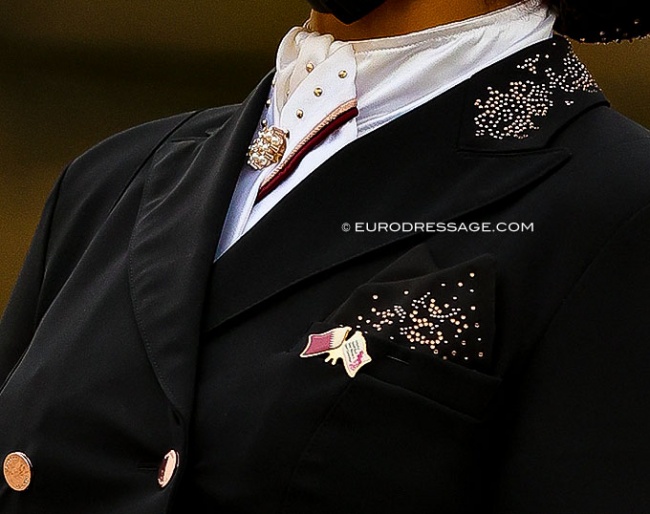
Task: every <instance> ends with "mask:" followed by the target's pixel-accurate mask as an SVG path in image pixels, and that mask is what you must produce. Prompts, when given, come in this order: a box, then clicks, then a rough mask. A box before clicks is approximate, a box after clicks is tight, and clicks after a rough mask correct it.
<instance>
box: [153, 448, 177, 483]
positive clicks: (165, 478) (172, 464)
mask: <svg viewBox="0 0 650 514" xmlns="http://www.w3.org/2000/svg"><path fill="white" fill-rule="evenodd" d="M179 457H180V455H179V454H178V452H177V451H176V450H169V451H168V452H167V453H166V454H165V456H164V457H163V460H162V461H161V462H160V466H159V467H158V485H159V486H160V488H161V489H164V488H165V487H167V484H169V482H171V480H172V478H174V474H175V473H176V469H177V468H178V463H179Z"/></svg>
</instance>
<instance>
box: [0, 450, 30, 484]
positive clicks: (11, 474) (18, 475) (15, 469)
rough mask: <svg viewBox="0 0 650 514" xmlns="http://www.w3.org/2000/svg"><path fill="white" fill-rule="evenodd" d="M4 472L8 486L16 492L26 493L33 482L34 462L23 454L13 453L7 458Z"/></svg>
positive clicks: (3, 467) (3, 466)
mask: <svg viewBox="0 0 650 514" xmlns="http://www.w3.org/2000/svg"><path fill="white" fill-rule="evenodd" d="M2 471H3V473H4V476H5V480H6V482H7V485H8V486H9V487H11V488H12V489H13V490H14V491H24V490H25V489H27V488H28V487H29V484H30V483H31V482H32V462H31V461H30V460H29V457H27V455H25V454H24V453H21V452H12V453H10V454H9V455H7V456H6V457H5V461H4V464H3V465H2Z"/></svg>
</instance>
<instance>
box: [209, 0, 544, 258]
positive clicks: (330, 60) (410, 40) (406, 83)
mask: <svg viewBox="0 0 650 514" xmlns="http://www.w3.org/2000/svg"><path fill="white" fill-rule="evenodd" d="M554 22H555V16H554V14H553V13H552V12H550V11H549V10H548V9H547V8H546V7H544V6H543V5H541V3H537V2H530V1H522V2H519V3H517V4H514V5H512V6H509V7H506V8H503V9H499V10H496V11H492V12H490V13H488V14H485V15H482V16H477V17H474V18H470V19H467V20H463V21H459V22H454V23H449V24H446V25H441V26H438V27H433V28H430V29H427V30H423V31H419V32H413V33H410V34H406V35H402V36H394V37H386V38H377V39H368V40H363V41H351V42H343V41H336V40H334V38H333V37H332V36H330V35H323V34H319V33H316V32H309V31H308V30H307V29H305V28H303V27H294V28H293V29H291V30H290V31H289V32H288V33H287V35H286V36H285V37H284V38H283V40H282V42H281V43H280V46H279V49H278V55H277V59H276V76H275V79H274V87H273V88H272V89H271V96H270V100H271V106H270V107H269V108H268V109H266V110H265V111H264V113H263V114H262V120H266V122H267V123H268V124H269V125H275V126H278V127H280V128H282V129H284V130H289V132H290V137H289V140H288V144H289V148H288V149H287V152H286V153H285V156H286V155H288V154H289V152H290V150H291V148H293V146H295V145H296V144H297V143H298V142H299V141H300V139H302V136H303V135H304V134H307V133H309V132H310V131H311V130H312V129H313V128H314V126H315V125H316V124H317V123H318V122H320V120H322V119H323V118H324V117H325V116H326V115H327V114H328V113H329V112H331V111H332V110H333V109H334V108H336V107H337V106H338V105H340V104H341V103H344V102H345V101H347V100H349V99H352V98H356V99H357V102H358V108H359V115H358V117H357V118H356V119H355V120H353V121H351V122H348V123H347V124H346V125H344V126H343V127H342V128H341V129H339V130H338V131H336V132H335V133H333V134H332V135H331V136H329V137H328V138H327V139H326V140H325V141H324V142H323V143H321V144H320V145H319V146H318V147H316V148H314V149H313V150H312V151H311V152H310V153H309V154H308V155H307V156H306V157H305V158H304V159H303V161H302V162H301V163H300V165H299V166H298V168H297V169H296V170H295V171H294V172H293V173H292V174H291V175H290V176H289V177H288V178H287V179H286V180H285V181H283V182H282V183H281V184H280V185H279V186H278V187H277V188H276V189H275V190H273V191H272V192H271V193H270V194H269V195H268V196H266V197H265V198H264V199H263V200H262V201H260V202H258V203H257V204H256V203H255V197H256V195H257V191H258V189H259V186H260V184H261V183H262V181H263V180H264V178H266V176H268V174H270V173H272V172H273V170H274V169H275V166H269V167H268V168H265V169H264V170H262V171H255V170H253V169H252V168H250V167H249V166H245V167H244V169H243V170H242V173H241V175H240V178H239V181H238V183H237V186H236V189H235V193H234V195H233V199H232V202H231V205H230V208H229V211H228V214H227V217H226V222H225V226H224V230H223V233H222V236H221V240H220V241H219V246H218V248H217V254H216V257H217V258H218V257H219V256H221V255H222V254H223V253H224V252H225V251H226V250H227V249H228V248H230V247H231V246H232V245H233V244H234V243H235V242H236V241H237V240H238V239H239V238H240V237H241V236H242V235H243V234H245V233H246V232H247V231H248V230H249V229H250V228H251V227H252V226H254V225H255V223H257V222H258V221H259V220H260V219H261V218H262V217H263V216H264V215H266V214H267V213H268V212H269V211H270V210H271V209H272V208H273V207H274V206H275V205H276V204H277V203H278V202H279V201H280V200H281V199H282V198H283V197H284V196H285V195H286V194H287V193H289V192H290V191H291V190H292V189H293V188H294V187H295V186H296V185H297V184H299V183H300V182H301V181H302V180H304V179H305V178H306V177H307V176H308V175H309V174H310V173H311V172H312V171H313V170H315V169H316V168H317V167H318V166H319V165H320V164H322V163H323V162H324V161H325V160H327V159H328V158H329V157H331V156H332V155H333V154H334V153H336V152H337V151H339V150H340V149H341V148H343V147H344V146H345V145H347V144H348V143H350V142H351V141H353V140H355V139H356V138H358V137H361V136H363V135H365V134H367V133H369V132H371V131H372V130H375V129H377V128H379V127H381V126H382V125H384V124H386V123H389V122H390V121H392V120H394V119H395V118H397V117H399V116H401V115H402V114H404V113H406V112H408V111H410V110H412V109H414V108H416V107H418V106H419V105H422V104H423V103H425V102H427V101H429V100H431V99H433V98H435V97H437V96H439V95H440V94H442V93H443V92H445V91H447V90H449V89H451V88H452V87H454V86H455V85H457V84H459V83H460V82H462V81H464V80H467V79H468V78H469V77H471V76H472V75H474V74H475V73H477V72H478V71H480V70H482V69H484V68H486V67H487V66H489V65H491V64H493V63H495V62H497V61H499V60H501V59H504V58H505V57H507V56H508V55H511V54H513V53H515V52H517V51H519V50H521V49H523V48H525V47H527V46H530V45H532V44H535V43H537V42H539V41H542V40H544V39H548V38H550V37H551V36H552V35H553V24H554ZM308 65H309V68H310V69H311V68H312V66H313V70H312V71H311V72H310V71H308ZM341 72H344V73H341ZM342 77H343V78H342ZM316 88H320V89H321V90H322V94H321V95H320V96H316V95H315V94H314V91H315V89H316ZM298 110H301V111H302V113H303V116H302V118H299V117H298V116H297V112H298Z"/></svg>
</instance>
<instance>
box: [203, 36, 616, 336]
mask: <svg viewBox="0 0 650 514" xmlns="http://www.w3.org/2000/svg"><path fill="white" fill-rule="evenodd" d="M540 56H541V57H540ZM572 56H573V54H572V52H571V50H570V48H569V43H568V41H566V40H565V39H563V38H555V39H554V40H552V41H548V42H544V43H541V44H539V45H536V46H534V47H531V48H530V49H528V51H526V52H524V53H521V54H519V55H516V56H513V57H512V58H510V59H507V60H506V61H503V62H501V63H499V64H498V65H496V66H492V67H491V68H489V69H487V70H485V71H484V72H482V73H480V74H478V75H477V76H476V77H474V78H473V79H472V80H470V81H467V82H466V83H464V84H461V85H460V86H458V87H456V88H454V89H453V90H451V91H449V92H448V93H446V94H444V95H443V96H441V97H439V98H438V99H436V100H433V101H432V102H429V103H428V104H425V105H423V106H422V107H420V108H418V109H416V110H414V111H412V112H410V113H408V114H406V115H404V116H402V117H400V118H399V119H397V120H395V121H394V122H392V123H390V124H388V125H385V126H384V127H382V128H380V129H378V130H376V131H374V132H372V133H371V134H369V135H367V136H365V137H362V138H360V139H358V140H357V141H355V142H353V143H352V144H350V145H348V146H347V147H346V148H344V149H343V150H341V151H340V152H338V153H337V154H336V155H334V156H333V157H332V158H330V159H329V160H328V161H326V162H325V163H324V164H323V165H322V166H321V167H320V168H319V169H317V170H315V171H314V172H313V173H312V174H311V175H310V176H309V177H308V178H307V179H305V180H304V181H303V182H302V183H301V184H299V185H298V186H297V187H296V188H295V189H294V190H293V191H292V192H291V193H290V194H288V195H287V196H286V197H285V198H284V199H283V200H282V201H281V202H280V203H279V204H278V205H277V206H275V207H274V208H273V209H272V210H271V211H270V212H269V214H267V215H266V216H265V217H264V218H263V219H262V220H260V221H259V222H258V223H257V224H256V225H255V226H254V227H253V228H252V229H251V230H250V231H249V232H248V233H246V234H245V235H244V236H243V237H242V238H241V239H240V240H239V241H238V242H237V243H236V244H235V245H234V246H233V247H231V248H230V249H229V250H228V251H227V252H226V253H225V254H224V255H223V256H222V257H221V258H220V259H219V261H218V262H217V264H216V265H215V266H214V269H213V273H212V278H211V283H210V289H209V294H208V297H207V304H206V309H205V315H204V319H203V329H204V330H212V329H215V328H217V327H218V326H219V325H221V324H222V323H224V322H225V321H227V320H230V319H232V318H234V317H235V316H237V315H239V314H241V313H243V312H245V311H246V310H248V309H250V308H252V307H254V306H256V305H258V304H260V303H261V302H263V301H266V300H269V299H271V298H272V297H273V296H274V295H276V294H278V293H279V292H281V291H283V290H285V289H286V288H288V287H291V286H294V285H296V284H298V283H299V282H301V281H303V280H305V279H307V278H309V277H312V276H314V275H315V274H317V273H320V272H323V271H326V270H329V269H331V268H333V267H335V266H337V265H341V264H343V263H345V262H347V261H350V260H351V259H356V258H359V257H361V256H363V255H364V254H367V253H368V252H371V251H374V250H377V249H379V248H381V247H384V246H386V245H389V244H391V243H395V242H397V241H400V240H403V239H404V238H408V237H415V236H416V235H417V234H414V233H413V232H394V231H391V230H386V231H383V232H377V231H373V229H374V227H375V226H376V223H377V222H398V223H414V222H423V223H426V222H445V221H449V220H454V219H457V218H460V217H464V219H467V218H468V216H469V215H470V214H472V213H475V215H476V216H477V217H478V216H479V213H478V212H476V211H478V210H479V209H481V208H484V207H486V206H488V205H490V204H492V203H494V202H496V201H498V200H501V199H504V198H506V197H508V196H510V195H513V194H514V193H516V192H518V191H520V190H522V189H523V188H524V187H526V186H528V185H530V184H532V183H534V182H536V181H539V180H541V179H543V178H544V177H545V176H547V175H549V174H550V173H552V172H553V171H554V170H556V169H558V167H559V166H560V165H561V164H562V163H563V162H565V161H566V160H567V159H569V158H570V155H569V152H568V151H567V150H565V149H562V148H549V147H547V144H548V141H549V140H551V138H552V137H553V136H554V135H555V134H556V133H557V131H558V130H559V129H560V128H561V127H562V126H563V125H564V124H566V123H567V122H568V121H569V120H570V119H571V118H572V117H574V116H577V115H579V114H580V113H581V112H584V110H586V109H588V108H590V107H591V106H593V105H597V104H602V103H606V100H605V99H604V97H603V96H602V94H601V93H600V92H599V90H598V89H597V88H595V89H591V88H592V86H593V84H592V83H591V82H589V81H587V80H586V78H587V77H586V76H585V75H581V73H586V70H584V69H583V68H580V66H581V64H580V63H579V62H578V61H577V59H575V60H574V58H575V57H574V56H573V57H572ZM540 58H541V59H543V61H544V62H539V60H540ZM531 62H532V63H534V64H535V63H539V64H538V66H539V68H542V66H544V68H542V69H544V70H547V71H548V70H551V71H548V74H549V77H550V79H548V80H546V78H545V79H544V80H543V81H541V80H539V84H536V83H535V82H534V81H533V80H532V78H531V77H539V75H537V69H531V64H530V63H531ZM527 63H528V64H527ZM533 72H534V73H533ZM526 81H530V84H529V87H530V90H529V94H530V102H529V103H528V104H527V103H525V101H524V104H525V105H526V106H527V110H525V111H524V112H523V113H521V115H520V117H519V119H517V118H516V116H515V119H514V124H513V123H512V122H511V120H512V118H513V117H512V116H511V114H512V113H511V112H510V110H511V109H512V108H514V107H513V106H512V105H510V104H508V103H507V101H502V100H500V99H502V98H503V96H504V95H505V96H507V95H511V97H512V98H508V99H509V100H514V97H515V96H517V95H519V96H520V95H521V94H522V93H521V92H520V90H519V85H518V84H519V83H520V82H523V83H524V84H526ZM495 91H496V92H497V93H496V94H495ZM540 91H541V93H543V94H541V96H540ZM502 92H503V93H502ZM495 95H496V96H495ZM493 97H494V98H496V100H494V102H493ZM516 101H517V102H521V98H517V99H516ZM490 109H492V110H493V112H492V111H490ZM486 113H487V114H486ZM484 114H486V117H487V120H495V121H492V122H491V123H492V125H491V126H490V124H489V123H487V122H486V121H485V119H484V117H483V115H484ZM491 127H492V129H493V130H492V131H490V129H491ZM520 127H521V128H522V130H520V131H518V130H519V128H520ZM508 131H511V132H512V133H513V134H514V135H512V136H510V137H508ZM517 131H518V132H517ZM472 221H480V218H477V219H475V220H474V219H473V220H472ZM366 222H367V225H366V224H365V223H366ZM346 223H349V224H351V225H352V230H351V231H350V232H345V231H344V230H343V229H342V226H343V225H344V224H346ZM356 223H362V225H361V229H363V230H364V231H359V230H356V227H355V224H356Z"/></svg>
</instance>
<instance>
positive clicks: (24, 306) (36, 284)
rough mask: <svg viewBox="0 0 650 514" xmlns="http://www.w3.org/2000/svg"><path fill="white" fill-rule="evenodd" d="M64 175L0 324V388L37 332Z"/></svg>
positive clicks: (29, 251)
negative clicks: (53, 221) (52, 227)
mask: <svg viewBox="0 0 650 514" xmlns="http://www.w3.org/2000/svg"><path fill="white" fill-rule="evenodd" d="M64 175H65V172H64V173H63V174H62V175H61V176H60V177H59V179H58V180H57V182H56V183H55V185H54V187H53V189H52V191H51V192H50V195H49V197H48V199H47V201H46V203H45V207H44V209H43V212H42V215H41V219H40V221H39V223H38V226H37V228H36V232H35V234H34V236H33V238H32V242H31V245H30V247H29V250H28V252H27V256H26V258H25V261H24V263H23V267H22V269H21V271H20V274H19V276H18V280H17V282H16V284H15V285H14V288H13V291H12V294H11V297H10V299H9V303H8V304H7V307H6V308H5V311H4V313H3V316H2V319H1V320H0V385H1V384H3V383H4V382H5V381H6V379H7V377H8V375H9V374H10V373H11V370H12V368H13V367H14V366H15V364H16V363H17V362H18V360H19V359H20V356H21V355H22V354H23V352H24V351H25V350H26V349H27V347H28V346H29V342H30V341H31V339H32V336H33V333H34V330H35V328H36V324H37V313H38V306H39V294H40V290H41V284H42V280H43V275H44V273H45V260H46V254H47V245H48V238H49V234H50V226H51V223H52V218H53V216H54V211H55V208H56V204H57V200H58V196H59V189H60V187H61V182H62V181H63V177H64Z"/></svg>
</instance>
